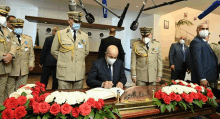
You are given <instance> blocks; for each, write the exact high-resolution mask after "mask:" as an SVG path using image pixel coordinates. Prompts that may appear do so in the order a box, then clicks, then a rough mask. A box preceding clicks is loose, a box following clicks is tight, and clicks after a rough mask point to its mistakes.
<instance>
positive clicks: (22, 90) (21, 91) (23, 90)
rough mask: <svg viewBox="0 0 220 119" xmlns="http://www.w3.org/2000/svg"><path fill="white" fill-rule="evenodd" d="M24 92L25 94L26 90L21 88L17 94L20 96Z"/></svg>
mask: <svg viewBox="0 0 220 119" xmlns="http://www.w3.org/2000/svg"><path fill="white" fill-rule="evenodd" d="M23 92H25V89H24V88H19V89H18V90H17V93H19V94H20V95H21V94H22V93H23Z"/></svg>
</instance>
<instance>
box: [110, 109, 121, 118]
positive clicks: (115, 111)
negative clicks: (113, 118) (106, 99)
mask: <svg viewBox="0 0 220 119" xmlns="http://www.w3.org/2000/svg"><path fill="white" fill-rule="evenodd" d="M112 112H113V113H115V114H117V115H118V116H119V117H120V118H122V116H121V114H120V113H119V110H118V109H116V108H115V109H113V110H112Z"/></svg>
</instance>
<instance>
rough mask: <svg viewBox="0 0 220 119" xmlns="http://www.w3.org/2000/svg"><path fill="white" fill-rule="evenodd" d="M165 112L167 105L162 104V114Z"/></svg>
mask: <svg viewBox="0 0 220 119" xmlns="http://www.w3.org/2000/svg"><path fill="white" fill-rule="evenodd" d="M165 110H166V105H165V104H162V105H161V106H160V111H161V112H162V113H164V111H165Z"/></svg>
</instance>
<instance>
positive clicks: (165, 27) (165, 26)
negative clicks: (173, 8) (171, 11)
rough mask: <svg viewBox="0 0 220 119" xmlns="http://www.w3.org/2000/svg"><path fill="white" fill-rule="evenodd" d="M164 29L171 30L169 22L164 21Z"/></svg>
mask: <svg viewBox="0 0 220 119" xmlns="http://www.w3.org/2000/svg"><path fill="white" fill-rule="evenodd" d="M164 29H169V21H167V20H164Z"/></svg>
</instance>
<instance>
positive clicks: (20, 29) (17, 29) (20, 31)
mask: <svg viewBox="0 0 220 119" xmlns="http://www.w3.org/2000/svg"><path fill="white" fill-rule="evenodd" d="M22 31H23V29H22V28H15V29H14V33H15V34H16V35H21V34H22Z"/></svg>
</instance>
